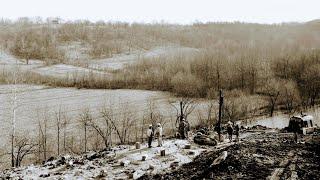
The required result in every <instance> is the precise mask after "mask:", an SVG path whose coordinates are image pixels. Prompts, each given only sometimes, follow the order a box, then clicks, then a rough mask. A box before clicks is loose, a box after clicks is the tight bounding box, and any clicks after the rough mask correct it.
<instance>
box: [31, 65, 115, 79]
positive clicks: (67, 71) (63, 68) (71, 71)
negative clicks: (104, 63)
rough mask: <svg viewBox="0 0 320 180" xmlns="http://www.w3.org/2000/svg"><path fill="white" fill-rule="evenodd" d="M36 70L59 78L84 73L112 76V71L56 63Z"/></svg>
mask: <svg viewBox="0 0 320 180" xmlns="http://www.w3.org/2000/svg"><path fill="white" fill-rule="evenodd" d="M34 72H37V73H39V74H41V75H46V76H52V77H58V78H66V77H67V78H76V77H79V76H83V75H90V74H92V75H101V76H102V75H103V76H109V77H111V74H110V73H106V72H101V71H97V70H91V69H87V68H83V67H76V66H72V65H66V64H56V65H52V66H47V67H41V68H37V69H34Z"/></svg>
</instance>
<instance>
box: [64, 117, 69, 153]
mask: <svg viewBox="0 0 320 180" xmlns="http://www.w3.org/2000/svg"><path fill="white" fill-rule="evenodd" d="M68 123H69V119H68V117H67V115H66V114H64V115H63V151H64V153H66V152H67V146H66V141H67V139H66V138H67V125H68Z"/></svg>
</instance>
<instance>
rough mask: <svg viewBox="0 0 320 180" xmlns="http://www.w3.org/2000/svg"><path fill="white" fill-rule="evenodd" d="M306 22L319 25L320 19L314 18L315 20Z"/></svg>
mask: <svg viewBox="0 0 320 180" xmlns="http://www.w3.org/2000/svg"><path fill="white" fill-rule="evenodd" d="M306 24H309V25H320V19H315V20H312V21H308V22H306Z"/></svg>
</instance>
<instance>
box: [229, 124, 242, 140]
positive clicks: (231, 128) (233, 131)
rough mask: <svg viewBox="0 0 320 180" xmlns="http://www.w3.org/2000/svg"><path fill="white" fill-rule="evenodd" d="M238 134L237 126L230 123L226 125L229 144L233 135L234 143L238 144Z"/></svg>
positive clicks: (238, 128)
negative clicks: (234, 137) (234, 136)
mask: <svg viewBox="0 0 320 180" xmlns="http://www.w3.org/2000/svg"><path fill="white" fill-rule="evenodd" d="M239 132H240V127H239V124H236V125H235V126H234V125H233V124H232V123H231V122H229V123H228V126H227V133H228V138H229V140H230V142H232V136H233V134H234V135H236V142H239Z"/></svg>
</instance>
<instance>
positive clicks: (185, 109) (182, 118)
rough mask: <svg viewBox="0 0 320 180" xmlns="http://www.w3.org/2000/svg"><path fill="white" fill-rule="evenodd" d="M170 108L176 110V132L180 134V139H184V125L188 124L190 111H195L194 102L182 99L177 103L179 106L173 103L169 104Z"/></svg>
mask: <svg viewBox="0 0 320 180" xmlns="http://www.w3.org/2000/svg"><path fill="white" fill-rule="evenodd" d="M170 104H171V106H172V107H173V108H174V109H175V110H176V116H177V120H176V126H177V125H178V131H179V134H180V137H182V138H185V137H184V134H185V128H186V127H185V126H186V125H185V124H184V123H186V124H188V126H189V123H188V115H190V114H191V113H192V111H193V110H194V109H195V107H196V105H195V101H194V100H193V99H190V98H182V99H181V100H180V101H179V105H177V104H176V103H174V102H171V103H170Z"/></svg>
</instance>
